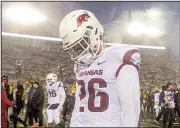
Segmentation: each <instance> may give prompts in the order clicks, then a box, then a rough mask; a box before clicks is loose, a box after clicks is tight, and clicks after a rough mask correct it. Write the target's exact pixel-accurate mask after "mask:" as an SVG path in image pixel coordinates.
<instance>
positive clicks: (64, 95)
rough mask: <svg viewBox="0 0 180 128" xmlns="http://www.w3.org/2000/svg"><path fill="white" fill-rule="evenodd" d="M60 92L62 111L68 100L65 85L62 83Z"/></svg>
mask: <svg viewBox="0 0 180 128" xmlns="http://www.w3.org/2000/svg"><path fill="white" fill-rule="evenodd" d="M58 91H59V94H60V96H61V101H60V103H59V107H58V110H62V108H63V105H64V102H65V99H66V93H65V90H64V87H63V83H61V85H60V87H59V90H58Z"/></svg>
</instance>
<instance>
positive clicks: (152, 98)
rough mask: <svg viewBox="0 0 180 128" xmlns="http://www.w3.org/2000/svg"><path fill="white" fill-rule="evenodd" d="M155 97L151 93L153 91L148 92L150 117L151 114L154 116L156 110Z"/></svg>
mask: <svg viewBox="0 0 180 128" xmlns="http://www.w3.org/2000/svg"><path fill="white" fill-rule="evenodd" d="M153 100H154V96H153V94H152V93H151V90H150V91H149V92H148V95H147V112H148V116H150V114H151V115H152V114H153V109H154V101H153Z"/></svg>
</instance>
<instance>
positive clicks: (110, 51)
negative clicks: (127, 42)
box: [71, 46, 141, 127]
mask: <svg viewBox="0 0 180 128" xmlns="http://www.w3.org/2000/svg"><path fill="white" fill-rule="evenodd" d="M140 62H141V58H140V53H139V50H138V49H137V48H134V47H132V46H112V47H108V48H106V49H104V51H103V52H102V53H101V54H100V55H98V57H97V58H96V59H95V60H94V62H93V63H92V64H91V65H90V66H89V67H83V66H79V65H77V64H75V65H74V72H75V74H76V79H77V85H76V102H75V107H74V111H73V114H72V118H71V127H123V126H124V125H123V123H124V121H122V120H123V108H122V104H121V100H120V96H119V92H118V86H117V85H118V84H117V76H118V75H119V73H120V72H121V69H122V67H123V66H124V65H134V66H135V67H136V68H137V69H139V65H140ZM135 71H137V70H135ZM129 81H131V78H129ZM134 87H135V86H134ZM137 89H139V84H138V85H137ZM121 91H125V92H128V90H121ZM139 92H140V91H139ZM130 95H133V94H131V93H130ZM137 95H139V94H137ZM132 97H133V96H132ZM121 98H123V100H126V97H121ZM135 104H136V103H135ZM136 106H138V107H139V108H140V102H139V101H137V105H136ZM123 107H124V106H123ZM127 107H129V106H127ZM138 113H139V112H138ZM132 116H133V114H132ZM137 117H138V118H139V115H137ZM121 119H122V120H121ZM126 120H127V121H126V122H129V121H130V120H131V117H129V118H128V119H126ZM137 120H139V119H137ZM126 124H127V123H126Z"/></svg>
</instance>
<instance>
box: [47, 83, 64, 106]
mask: <svg viewBox="0 0 180 128" xmlns="http://www.w3.org/2000/svg"><path fill="white" fill-rule="evenodd" d="M46 90H47V93H48V104H56V103H60V101H61V99H62V96H61V95H62V94H63V93H64V88H63V83H62V82H61V81H57V82H55V83H53V84H50V85H47V86H46Z"/></svg>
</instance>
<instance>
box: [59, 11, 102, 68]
mask: <svg viewBox="0 0 180 128" xmlns="http://www.w3.org/2000/svg"><path fill="white" fill-rule="evenodd" d="M59 32H60V38H61V39H62V42H63V50H64V51H68V53H69V54H70V55H71V59H72V60H73V61H74V62H75V63H78V64H81V65H87V64H90V63H91V62H92V61H93V59H94V58H95V57H96V56H97V55H98V52H99V51H100V48H101V49H102V48H103V45H102V43H103V41H102V39H103V33H104V29H103V26H102V25H101V24H100V22H99V21H98V19H97V18H96V17H95V16H94V14H93V13H92V12H89V11H87V10H76V11H73V12H71V13H69V14H67V15H66V16H65V17H64V19H63V20H62V21H61V24H60V28H59Z"/></svg>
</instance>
